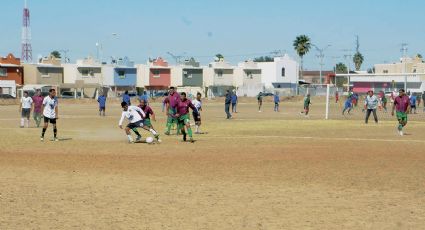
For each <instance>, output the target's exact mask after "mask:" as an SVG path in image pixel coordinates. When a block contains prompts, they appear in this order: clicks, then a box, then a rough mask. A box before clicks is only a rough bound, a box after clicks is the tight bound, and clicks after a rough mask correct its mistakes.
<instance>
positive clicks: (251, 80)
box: [233, 61, 263, 97]
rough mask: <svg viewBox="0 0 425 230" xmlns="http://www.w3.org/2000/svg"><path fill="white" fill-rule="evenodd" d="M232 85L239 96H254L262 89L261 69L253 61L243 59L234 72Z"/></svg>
mask: <svg viewBox="0 0 425 230" xmlns="http://www.w3.org/2000/svg"><path fill="white" fill-rule="evenodd" d="M234 73H235V74H234V81H233V85H234V86H235V87H236V93H237V94H238V95H239V96H248V97H254V96H256V95H258V93H259V92H261V91H263V83H261V69H260V68H259V67H258V64H257V63H255V62H253V61H245V62H241V63H239V64H238V66H237V67H236V68H235V72H234Z"/></svg>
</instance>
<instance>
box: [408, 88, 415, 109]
mask: <svg viewBox="0 0 425 230" xmlns="http://www.w3.org/2000/svg"><path fill="white" fill-rule="evenodd" d="M407 95H409V99H410V113H414V114H416V96H415V95H410V92H409V93H408V94H407Z"/></svg>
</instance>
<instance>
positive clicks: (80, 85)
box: [61, 57, 103, 97]
mask: <svg viewBox="0 0 425 230" xmlns="http://www.w3.org/2000/svg"><path fill="white" fill-rule="evenodd" d="M62 67H63V73H64V81H63V82H64V84H63V85H62V86H61V90H62V91H68V90H71V91H72V90H74V91H78V90H80V91H81V92H82V94H83V95H84V96H86V97H95V95H96V93H97V92H98V90H99V89H100V88H101V86H102V85H103V75H102V65H101V64H100V63H98V62H97V61H96V60H95V59H94V58H92V57H88V58H85V59H82V60H77V62H76V64H68V63H67V64H62Z"/></svg>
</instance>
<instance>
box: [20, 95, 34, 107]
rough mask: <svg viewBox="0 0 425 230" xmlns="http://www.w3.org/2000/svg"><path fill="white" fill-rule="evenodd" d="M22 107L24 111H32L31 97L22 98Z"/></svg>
mask: <svg viewBox="0 0 425 230" xmlns="http://www.w3.org/2000/svg"><path fill="white" fill-rule="evenodd" d="M21 105H22V108H23V109H31V105H32V98H30V97H23V98H21Z"/></svg>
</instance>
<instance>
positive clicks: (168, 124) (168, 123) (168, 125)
mask: <svg viewBox="0 0 425 230" xmlns="http://www.w3.org/2000/svg"><path fill="white" fill-rule="evenodd" d="M171 124H172V123H171V122H167V132H170V131H171Z"/></svg>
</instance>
